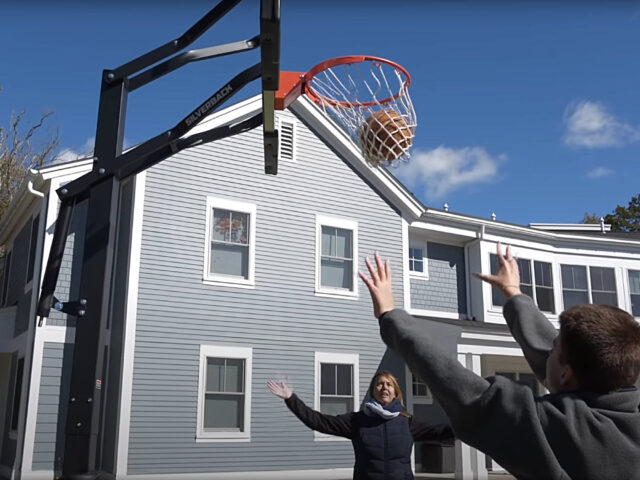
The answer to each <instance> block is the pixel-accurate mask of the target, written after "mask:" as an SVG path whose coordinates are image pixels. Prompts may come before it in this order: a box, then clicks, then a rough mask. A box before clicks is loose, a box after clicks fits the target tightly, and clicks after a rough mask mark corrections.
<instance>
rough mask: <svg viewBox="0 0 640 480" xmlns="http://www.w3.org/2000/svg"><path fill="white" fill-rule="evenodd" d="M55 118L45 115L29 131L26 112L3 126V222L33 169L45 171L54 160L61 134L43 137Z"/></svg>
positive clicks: (0, 130) (0, 192)
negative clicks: (50, 121)
mask: <svg viewBox="0 0 640 480" xmlns="http://www.w3.org/2000/svg"><path fill="white" fill-rule="evenodd" d="M1 91H2V90H1V89H0V92H1ZM51 115H52V113H51V112H48V113H43V114H42V115H41V116H40V120H39V121H38V122H37V123H35V124H33V125H31V126H28V127H25V126H24V123H25V111H24V110H23V111H21V112H19V113H17V114H16V113H12V114H11V118H10V120H9V126H8V127H7V128H5V127H3V126H2V125H0V220H2V218H3V217H4V214H5V213H6V211H7V208H8V207H9V204H10V203H11V201H12V200H13V198H14V196H15V195H16V193H17V192H18V189H19V188H20V186H21V185H22V182H23V181H24V179H25V177H26V175H27V172H28V171H29V169H30V168H38V167H42V166H44V165H46V164H48V163H50V162H51V161H52V160H53V159H54V150H55V149H56V147H57V146H58V132H57V131H56V132H55V133H53V134H52V133H49V134H46V135H43V133H44V132H43V127H44V125H45V123H46V122H47V119H48V118H49V117H50V116H51Z"/></svg>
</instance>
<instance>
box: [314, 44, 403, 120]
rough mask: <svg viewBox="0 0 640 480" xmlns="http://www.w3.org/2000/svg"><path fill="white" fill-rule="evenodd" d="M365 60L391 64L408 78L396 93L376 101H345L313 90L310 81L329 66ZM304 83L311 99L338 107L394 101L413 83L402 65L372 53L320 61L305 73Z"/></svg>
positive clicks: (372, 104) (369, 105) (365, 105)
mask: <svg viewBox="0 0 640 480" xmlns="http://www.w3.org/2000/svg"><path fill="white" fill-rule="evenodd" d="M363 62H376V63H383V64H385V65H389V66H391V67H393V68H395V69H397V70H399V71H400V72H402V74H403V75H404V76H405V77H406V79H407V80H406V82H405V83H404V85H403V87H402V88H401V89H400V91H399V92H398V93H397V94H396V95H393V96H391V97H388V98H385V99H383V100H379V101H376V102H345V101H338V100H334V99H331V98H328V97H325V96H323V95H320V94H319V93H317V92H315V91H314V90H313V87H312V86H311V85H310V82H311V81H312V80H313V78H314V77H315V76H316V75H318V74H319V73H321V72H323V71H325V70H327V69H329V68H332V67H335V66H338V65H351V64H355V63H363ZM304 83H305V87H306V88H305V92H306V94H307V95H308V96H309V98H311V100H313V101H314V102H316V103H320V104H323V103H326V104H329V105H331V106H332V107H336V108H340V107H342V108H353V107H371V106H374V105H378V104H384V103H389V102H392V101H393V100H395V99H397V98H398V97H401V96H403V95H405V94H406V93H407V89H408V88H409V85H410V84H411V75H409V72H408V71H407V70H406V69H405V68H404V67H403V66H402V65H399V64H397V63H396V62H392V61H391V60H387V59H386V58H381V57H373V56H370V55H347V56H344V57H336V58H332V59H330V60H325V61H324V62H322V63H319V64H318V65H316V66H315V67H313V68H312V69H311V70H309V71H308V72H307V73H306V74H305V76H304Z"/></svg>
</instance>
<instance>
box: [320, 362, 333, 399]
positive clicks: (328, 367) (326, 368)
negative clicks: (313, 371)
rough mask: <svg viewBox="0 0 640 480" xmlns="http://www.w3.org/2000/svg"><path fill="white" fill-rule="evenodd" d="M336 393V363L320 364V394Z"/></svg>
mask: <svg viewBox="0 0 640 480" xmlns="http://www.w3.org/2000/svg"><path fill="white" fill-rule="evenodd" d="M335 394H336V365H335V364H334V363H321V364H320V395H335Z"/></svg>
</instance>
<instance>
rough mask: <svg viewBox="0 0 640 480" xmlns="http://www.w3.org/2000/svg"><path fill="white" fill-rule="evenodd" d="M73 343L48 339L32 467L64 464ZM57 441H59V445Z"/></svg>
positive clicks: (42, 467)
mask: <svg viewBox="0 0 640 480" xmlns="http://www.w3.org/2000/svg"><path fill="white" fill-rule="evenodd" d="M72 355H73V345H72V344H64V343H53V342H45V344H44V349H43V354H42V376H41V377H40V395H39V397H38V413H37V417H36V430H35V436H34V446H33V462H32V469H33V470H49V471H51V470H54V469H59V468H61V464H60V462H61V458H62V448H63V441H64V435H65V422H66V412H65V411H64V409H61V406H65V405H66V404H67V402H68V397H69V381H70V373H71V372H70V369H71V357H72ZM56 441H57V442H58V444H57V445H56Z"/></svg>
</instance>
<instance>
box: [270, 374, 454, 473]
mask: <svg viewBox="0 0 640 480" xmlns="http://www.w3.org/2000/svg"><path fill="white" fill-rule="evenodd" d="M267 386H268V387H269V390H270V391H271V393H273V394H274V395H276V396H277V397H280V398H282V399H284V401H285V403H286V404H287V407H289V409H290V410H291V411H292V412H293V413H294V414H295V415H296V416H297V417H298V418H299V419H300V420H301V421H302V423H304V424H305V425H306V426H307V427H309V428H311V429H313V430H317V431H318V432H322V433H327V434H329V435H337V436H340V437H346V438H348V439H350V440H351V443H352V444H353V450H354V453H355V457H356V463H355V466H354V468H353V478H354V480H365V479H366V480H396V479H398V480H400V479H402V480H411V479H413V472H412V470H411V449H412V447H413V442H414V441H416V442H417V441H424V440H430V441H435V442H446V443H450V442H452V441H453V432H452V430H451V428H450V427H449V426H448V425H444V424H443V425H427V424H425V423H423V422H421V421H420V420H418V419H416V418H415V417H413V416H411V415H409V414H408V413H407V412H406V411H405V410H404V407H403V402H402V391H401V390H400V386H399V385H398V381H397V380H396V378H395V377H394V376H393V375H392V374H391V373H389V372H386V371H382V372H379V373H377V374H376V375H375V376H374V377H373V379H372V380H371V384H370V386H369V393H370V395H371V397H373V398H371V399H369V400H368V401H367V402H366V403H365V404H364V407H363V409H362V410H360V411H358V412H350V413H346V414H344V415H335V416H334V415H325V414H323V413H320V412H317V411H315V410H313V409H311V408H309V407H307V406H306V405H305V404H304V402H303V401H302V400H300V399H299V398H298V397H297V396H296V395H295V394H294V393H293V392H292V391H291V389H290V388H289V387H288V386H287V385H286V384H285V383H283V382H275V381H273V380H270V381H269V382H268V383H267Z"/></svg>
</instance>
